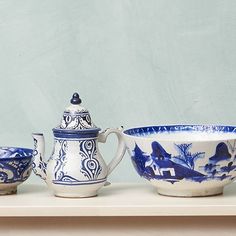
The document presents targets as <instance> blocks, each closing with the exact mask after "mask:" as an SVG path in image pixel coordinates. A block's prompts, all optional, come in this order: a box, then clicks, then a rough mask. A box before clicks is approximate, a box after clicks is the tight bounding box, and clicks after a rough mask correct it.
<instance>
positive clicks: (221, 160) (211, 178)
mask: <svg viewBox="0 0 236 236" xmlns="http://www.w3.org/2000/svg"><path fill="white" fill-rule="evenodd" d="M123 134H124V138H125V142H126V146H127V149H128V152H129V154H130V156H131V159H132V162H133V165H134V167H135V169H136V171H137V172H138V174H139V175H140V176H141V177H143V178H145V179H147V180H149V181H150V182H151V184H153V185H154V186H155V187H157V191H158V193H160V194H162V195H169V196H183V197H193V196H210V195H217V194H221V193H222V192H223V188H224V186H225V185H227V184H229V183H231V182H232V181H233V180H234V179H235V178H236V127H233V126H213V125H172V126H150V127H139V128H131V129H127V130H124V131H123Z"/></svg>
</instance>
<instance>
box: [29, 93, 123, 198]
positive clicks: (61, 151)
mask: <svg viewBox="0 0 236 236" xmlns="http://www.w3.org/2000/svg"><path fill="white" fill-rule="evenodd" d="M80 103H81V99H80V98H79V95H78V94H77V93H75V94H74V95H73V97H72V99H71V105H70V106H69V107H68V108H67V109H66V110H65V112H64V113H63V117H62V120H61V123H60V125H59V126H57V127H56V128H54V129H53V134H54V148H53V151H52V155H51V157H50V158H49V160H48V161H44V158H43V157H44V145H45V144H44V137H43V134H40V133H34V134H33V138H34V145H35V151H34V162H33V170H34V173H35V174H36V175H38V176H40V177H41V178H42V179H44V180H45V181H46V183H47V185H48V186H49V188H50V189H51V190H53V192H54V194H55V195H56V196H59V197H92V196H96V195H97V191H98V190H99V189H100V188H101V187H102V186H103V185H104V184H105V183H106V180H107V176H108V175H109V174H110V173H111V171H112V170H113V169H114V168H115V167H116V166H117V165H118V163H119V162H120V161H121V159H122V157H123V155H124V153H125V150H126V146H125V143H124V141H123V138H122V133H121V129H107V130H105V131H103V132H99V131H100V128H97V127H96V126H95V125H94V124H93V122H92V120H91V117H90V114H89V112H88V110H87V109H85V108H84V107H82V106H81V105H80ZM111 133H114V134H116V135H117V138H118V150H117V153H116V156H115V157H114V158H113V160H112V161H111V163H110V164H109V165H106V163H105V162H104V160H103V158H102V156H101V154H100V152H99V148H98V142H103V143H105V142H106V139H107V136H108V135H110V134H111Z"/></svg>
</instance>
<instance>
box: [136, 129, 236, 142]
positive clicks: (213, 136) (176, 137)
mask: <svg viewBox="0 0 236 236" xmlns="http://www.w3.org/2000/svg"><path fill="white" fill-rule="evenodd" d="M137 136H138V135H137ZM145 137H146V138H154V139H158V140H160V141H170V140H171V141H174V142H186V141H187V142H191V141H199V142H200V141H213V140H229V139H235V138H236V133H223V132H222V133H209V132H208V133H207V132H201V131H192V132H190V131H182V132H181V131H176V132H160V133H153V134H146V135H145Z"/></svg>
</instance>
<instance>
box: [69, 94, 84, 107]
mask: <svg viewBox="0 0 236 236" xmlns="http://www.w3.org/2000/svg"><path fill="white" fill-rule="evenodd" d="M70 102H71V104H74V105H78V104H80V103H81V102H82V100H81V99H80V97H79V94H78V93H74V94H73V96H72V98H71V100H70Z"/></svg>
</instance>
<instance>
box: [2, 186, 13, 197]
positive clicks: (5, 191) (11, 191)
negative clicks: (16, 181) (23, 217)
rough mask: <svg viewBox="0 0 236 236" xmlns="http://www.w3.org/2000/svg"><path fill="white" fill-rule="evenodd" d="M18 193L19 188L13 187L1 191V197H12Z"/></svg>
mask: <svg viewBox="0 0 236 236" xmlns="http://www.w3.org/2000/svg"><path fill="white" fill-rule="evenodd" d="M16 193H17V187H16V186H15V187H11V188H5V189H0V195H10V194H16Z"/></svg>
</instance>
